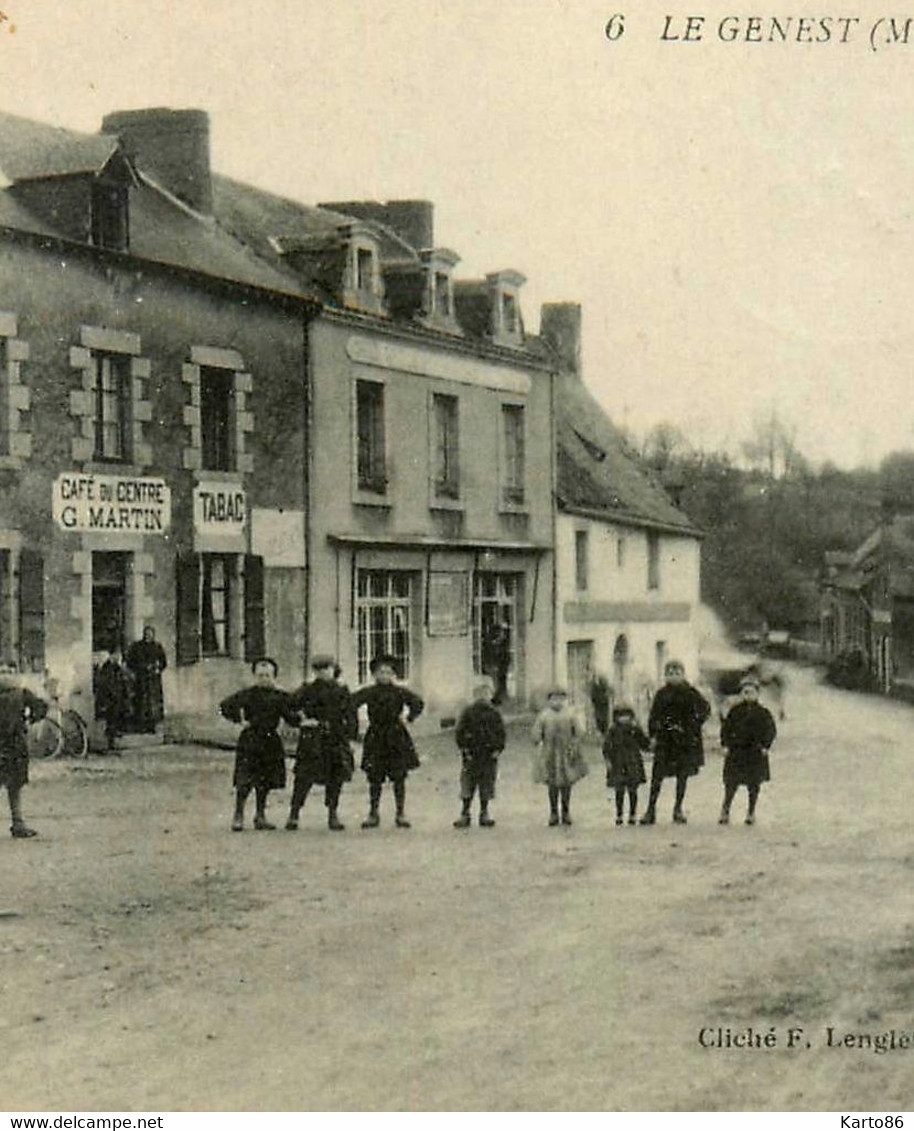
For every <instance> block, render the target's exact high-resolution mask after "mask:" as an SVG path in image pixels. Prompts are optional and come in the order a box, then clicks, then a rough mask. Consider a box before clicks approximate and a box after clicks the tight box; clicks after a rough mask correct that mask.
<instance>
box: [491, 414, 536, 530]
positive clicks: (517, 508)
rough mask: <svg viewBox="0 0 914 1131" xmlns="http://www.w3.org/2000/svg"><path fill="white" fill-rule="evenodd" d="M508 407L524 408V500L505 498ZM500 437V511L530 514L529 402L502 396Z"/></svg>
mask: <svg viewBox="0 0 914 1131" xmlns="http://www.w3.org/2000/svg"><path fill="white" fill-rule="evenodd" d="M506 408H519V409H521V410H522V423H523V452H524V464H523V482H524V498H523V502H516V503H515V502H511V501H509V500H508V499H506V498H505V492H504V488H505V487H506V486H507V483H506V479H507V462H508V457H507V451H506V436H505V412H504V410H505V409H506ZM497 421H498V438H497V448H496V451H497V452H498V511H499V513H500V514H523V515H526V514H529V513H530V501H529V500H530V489H529V485H528V483H527V472H528V461H527V452H528V435H529V422H528V420H527V402H526V400H521V399H520V398H516V397H501V398H499V404H498V416H497Z"/></svg>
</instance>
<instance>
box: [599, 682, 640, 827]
mask: <svg viewBox="0 0 914 1131" xmlns="http://www.w3.org/2000/svg"><path fill="white" fill-rule="evenodd" d="M650 745H651V740H650V739H649V738H648V737H647V735H646V734H645V733H644V731H643V730H642V729H641V727H640V726H639V725H638V722H637V720H636V719H635V712H634V711H633V710H632V708H631V707H629V706H628V705H627V704H622V703H620V704H619V706H618V707H616V708H615V709H614V711H613V721H612V726H611V727H610V728H609V730H608V731H607V732H606V737H605V739H604V740H603V761H604V762H605V763H606V784H607V786H608V787H609V788H610V789H612V790H614V791H615V794H616V824H617V825H621V824H622V823H623V815H622V814H623V810H624V808H625V795H626V793H627V794H628V823H629V824H630V825H633V824H635V815H636V814H637V812H638V786H639V785H643V784H644V783H645V782H646V781H647V778H646V777H645V775H644V759H643V758H642V756H641V751H642V750H648V749H650Z"/></svg>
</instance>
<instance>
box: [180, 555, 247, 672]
mask: <svg viewBox="0 0 914 1131" xmlns="http://www.w3.org/2000/svg"><path fill="white" fill-rule="evenodd" d="M237 569H238V556H237V555H235V554H195V553H192V554H181V555H179V557H178V561H177V661H178V663H179V664H194V663H197V661H198V660H200V659H202V658H204V657H213V658H215V657H220V656H231V655H237V646H238V636H239V634H238V629H237V626H236V625H235V623H234V618H235V617H237V615H238V614H237V611H236V610H237V604H236V596H235V594H236V586H237V584H238V580H237ZM243 586H244V587H243V610H244V623H243V626H242V632H241V636H242V638H243V641H244V658H245V660H247V661H248V662H249V663H250V662H252V661H253V660H256V659H258V658H259V657H260V656H263V655H264V653H265V651H266V623H265V616H264V567H263V558H261V557H258V556H256V555H253V554H247V555H245V557H244V575H243Z"/></svg>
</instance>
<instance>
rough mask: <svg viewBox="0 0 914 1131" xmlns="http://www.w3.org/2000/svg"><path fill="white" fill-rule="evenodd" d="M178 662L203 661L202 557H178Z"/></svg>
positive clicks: (190, 555) (191, 555)
mask: <svg viewBox="0 0 914 1131" xmlns="http://www.w3.org/2000/svg"><path fill="white" fill-rule="evenodd" d="M176 650H177V661H178V663H179V664H195V663H196V662H197V660H199V659H200V556H199V554H179V555H178V560H177V649H176Z"/></svg>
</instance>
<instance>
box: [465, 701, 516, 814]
mask: <svg viewBox="0 0 914 1131" xmlns="http://www.w3.org/2000/svg"><path fill="white" fill-rule="evenodd" d="M493 695H494V687H493V684H492V680H491V679H485V680H480V681H479V683H478V684H477V685H476V687H474V688H473V702H472V703H471V704H470V706H469V707H466V708H465V709H464V710H463V711H462V712H461V715H460V718H459V719H458V721H457V730H456V732H455V735H454V737H455V738H456V740H457V745H458V747H459V748H460V755H461V758H462V765H461V769H460V797H461V800H462V802H463V810H462V812H461V814H460V816H459V817H458V818H457V820H456V821H455V822H454V828H455V829H466V828H469V826H470V805H471V804H472V802H473V794H474V793H475V792H476V790H477V789H478V790H479V824H480V827H481V828H484V829H491V828H492V826H493V825H494V824H495V822H494V821H493V819H492V818H491V817H490V816H489V802H490V801H491V800H492V798H493V797H494V796H495V778H496V776H497V775H498V755H499V754H500V753H501V752H502V750H504V748H505V724H504V723H503V722H502V718H501V715H500V714H499V712H498V708H497V707H494V706H493V704H492V697H493Z"/></svg>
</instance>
